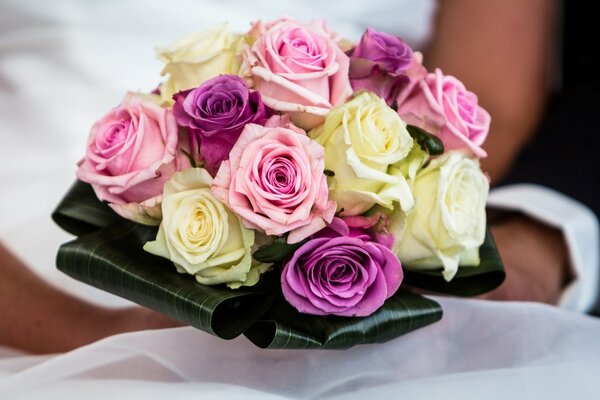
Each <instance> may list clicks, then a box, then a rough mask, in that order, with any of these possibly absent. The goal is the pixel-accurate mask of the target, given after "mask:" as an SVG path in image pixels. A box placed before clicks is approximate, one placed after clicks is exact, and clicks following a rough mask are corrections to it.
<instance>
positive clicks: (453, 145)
mask: <svg viewBox="0 0 600 400" xmlns="http://www.w3.org/2000/svg"><path fill="white" fill-rule="evenodd" d="M398 103H399V106H398V114H399V115H400V117H401V118H402V119H403V120H405V121H406V122H407V123H409V124H411V125H416V126H418V127H420V128H423V129H425V130H426V131H428V132H430V133H433V134H435V135H438V136H439V137H440V139H441V140H442V142H443V143H444V147H445V149H446V150H452V149H467V150H469V151H470V152H471V153H473V154H474V155H475V156H477V157H480V158H482V157H485V156H487V153H486V152H485V151H484V150H483V149H482V148H481V145H482V144H483V142H484V140H485V138H486V136H487V134H488V131H489V129H490V120H491V118H490V114H489V113H488V112H487V111H486V110H484V109H483V108H482V107H480V106H479V105H478V103H477V96H476V95H475V94H474V93H472V92H469V91H468V90H467V89H466V88H465V86H464V85H463V83H462V82H461V81H459V80H458V79H456V78H455V77H453V76H450V75H443V74H442V71H441V70H439V69H436V70H435V73H430V74H427V76H426V77H425V78H424V79H423V80H421V81H420V82H419V84H418V85H416V86H415V87H414V88H413V89H412V91H411V93H410V94H409V95H408V96H407V97H406V98H403V99H399V100H398Z"/></svg>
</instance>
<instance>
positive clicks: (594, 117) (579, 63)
mask: <svg viewBox="0 0 600 400" xmlns="http://www.w3.org/2000/svg"><path fill="white" fill-rule="evenodd" d="M585 6H586V3H585V2H565V6H564V7H565V9H564V16H565V21H564V42H563V43H564V51H563V63H562V72H563V73H562V88H561V91H560V92H559V93H557V95H556V96H555V98H554V99H552V101H551V102H550V104H549V107H548V110H547V113H546V117H545V119H544V121H543V123H542V124H541V126H540V129H539V131H538V132H537V134H536V136H535V137H534V139H533V140H532V142H531V143H530V144H529V145H528V146H527V147H526V148H525V149H524V150H523V151H522V153H521V154H520V156H519V157H518V159H517V161H516V163H515V164H514V166H513V168H512V171H511V172H510V174H509V175H508V177H507V178H506V179H505V180H504V181H503V182H502V183H503V184H506V183H519V182H527V183H538V184H541V185H544V186H547V187H551V188H553V189H556V190H558V191H560V192H562V193H564V194H566V195H568V196H570V197H573V198H575V199H577V200H579V201H581V202H582V203H584V204H586V205H587V206H588V207H590V208H591V209H592V210H593V211H594V212H595V213H596V215H597V216H600V101H599V100H598V98H599V96H600V80H599V79H598V78H599V77H600V71H599V69H598V66H597V65H594V63H593V53H598V45H597V42H596V40H595V39H594V37H595V35H594V33H593V32H592V29H593V27H595V25H596V24H597V21H595V20H594V19H595V14H594V13H593V12H590V10H587V8H589V7H585ZM577 7H578V8H577ZM596 56H597V54H596Z"/></svg>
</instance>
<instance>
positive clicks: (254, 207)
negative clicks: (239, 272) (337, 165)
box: [212, 117, 336, 243]
mask: <svg viewBox="0 0 600 400" xmlns="http://www.w3.org/2000/svg"><path fill="white" fill-rule="evenodd" d="M279 121H280V117H273V118H272V119H271V120H269V121H268V122H267V125H268V127H263V126H260V125H256V124H248V125H246V127H245V128H244V130H243V131H242V134H241V135H240V137H239V139H238V141H237V142H236V144H235V145H234V146H233V148H232V149H231V152H230V154H229V160H227V161H224V162H223V163H222V164H221V168H219V171H218V172H217V176H216V177H215V180H214V182H213V186H212V192H213V194H214V195H215V196H216V197H217V198H218V199H220V200H221V201H222V202H224V203H225V204H227V205H228V206H229V208H231V209H232V210H233V211H234V212H235V213H236V214H237V215H239V216H240V217H241V218H242V221H243V223H244V225H245V226H246V227H248V228H251V229H257V230H260V231H262V232H265V233H266V234H267V235H277V236H281V235H283V234H285V233H288V232H289V235H288V238H287V240H288V242H289V243H295V242H299V241H301V240H302V239H304V238H306V237H308V236H310V235H312V234H313V233H315V232H317V231H319V230H320V229H322V228H323V227H325V226H326V225H327V223H329V222H331V220H332V218H333V215H334V213H335V208H336V205H335V203H334V202H333V201H329V199H328V190H327V178H326V176H325V175H324V174H323V171H324V166H325V159H324V157H325V151H324V150H323V147H321V146H320V145H319V144H318V143H317V142H315V141H313V140H311V139H309V138H308V136H306V134H305V133H304V132H303V131H301V130H299V129H298V128H295V127H293V126H292V125H287V127H282V126H272V125H275V124H277V123H278V122H279Z"/></svg>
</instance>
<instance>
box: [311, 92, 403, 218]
mask: <svg viewBox="0 0 600 400" xmlns="http://www.w3.org/2000/svg"><path fill="white" fill-rule="evenodd" d="M309 134H310V136H311V137H312V138H313V139H315V140H316V141H317V142H318V143H319V144H320V145H322V146H323V147H324V148H325V169H326V170H329V171H332V172H333V176H332V177H330V178H329V194H330V198H331V199H332V200H334V201H335V202H336V203H337V205H338V210H341V209H343V211H342V214H343V215H359V214H362V213H363V212H365V211H367V210H368V209H370V208H371V207H373V206H374V205H376V204H378V205H381V206H382V207H385V208H388V209H391V208H392V207H393V203H394V202H396V203H399V205H400V208H401V209H402V210H405V211H406V210H408V209H410V208H411V207H412V206H413V203H414V200H413V196H412V194H411V190H410V187H409V185H408V184H407V182H406V178H405V176H404V174H403V170H405V168H401V165H402V162H403V160H404V159H405V158H406V157H407V156H408V154H409V153H410V151H411V149H412V147H413V139H412V138H411V137H410V134H409V133H408V131H407V130H406V123H405V122H404V121H402V120H401V119H400V117H398V114H397V113H396V112H394V110H392V109H391V108H390V107H388V106H387V105H386V103H385V101H383V99H381V98H379V97H377V96H376V95H374V94H373V93H369V92H364V93H361V94H359V95H358V96H356V97H355V98H354V99H352V100H351V101H349V102H348V103H346V104H344V105H341V106H339V107H336V108H334V109H333V110H331V112H330V113H329V114H328V115H327V117H326V119H325V122H324V124H323V125H320V126H318V127H316V128H315V129H312V130H311V131H310V133H309Z"/></svg>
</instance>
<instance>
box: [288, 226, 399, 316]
mask: <svg viewBox="0 0 600 400" xmlns="http://www.w3.org/2000/svg"><path fill="white" fill-rule="evenodd" d="M349 225H350V226H349ZM372 225H373V223H372V220H370V219H368V218H364V219H363V220H362V222H361V217H352V219H351V220H349V221H348V222H346V221H345V220H343V219H340V218H334V219H333V221H332V222H331V224H330V225H329V226H328V227H327V228H325V229H323V230H321V231H320V232H318V233H317V234H315V235H314V236H313V238H312V239H311V240H309V241H308V242H306V243H305V244H304V245H302V246H301V247H300V248H299V249H298V250H296V252H295V253H294V256H293V257H292V259H291V260H290V261H288V262H287V263H286V265H285V267H284V269H283V272H282V274H281V285H282V290H283V295H284V296H285V298H286V300H287V301H288V302H289V303H290V304H291V305H293V306H294V307H295V308H296V309H297V310H298V311H300V312H302V313H306V314H313V315H328V314H334V315H340V316H345V317H354V316H355V317H364V316H367V315H371V314H372V313H374V312H375V311H376V310H377V309H379V307H381V306H382V305H383V303H384V302H385V300H386V299H387V298H389V297H390V296H392V295H393V294H394V293H395V292H396V291H397V290H398V288H399V287H400V283H401V282H402V278H403V272H402V266H401V265H400V260H398V257H396V256H395V255H394V254H393V253H392V252H391V250H390V248H389V247H387V246H386V245H384V244H381V243H379V242H378V241H377V237H376V236H374V235H373V234H372V233H371V232H369V231H368V230H367V229H366V228H370V227H371V226H372ZM385 242H386V244H387V243H389V241H388V240H385Z"/></svg>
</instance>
